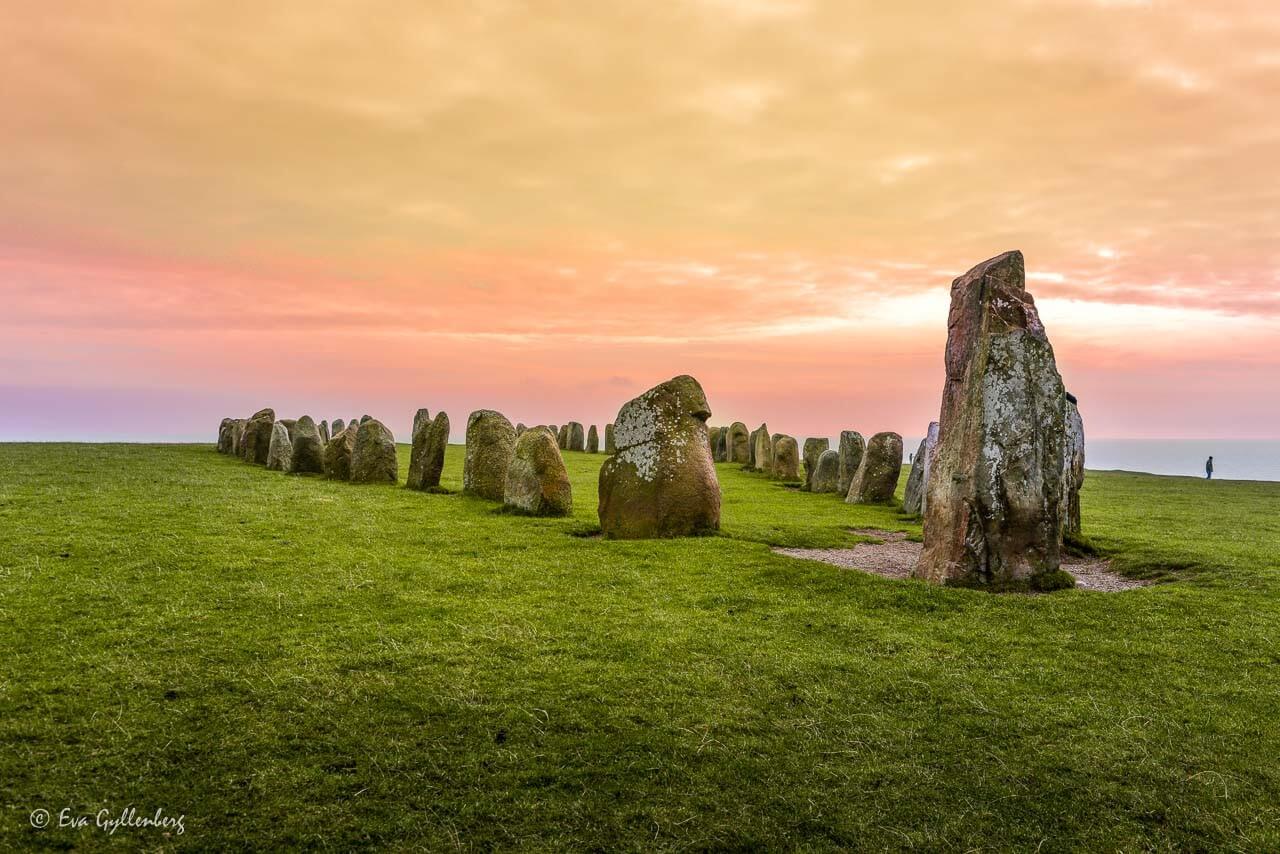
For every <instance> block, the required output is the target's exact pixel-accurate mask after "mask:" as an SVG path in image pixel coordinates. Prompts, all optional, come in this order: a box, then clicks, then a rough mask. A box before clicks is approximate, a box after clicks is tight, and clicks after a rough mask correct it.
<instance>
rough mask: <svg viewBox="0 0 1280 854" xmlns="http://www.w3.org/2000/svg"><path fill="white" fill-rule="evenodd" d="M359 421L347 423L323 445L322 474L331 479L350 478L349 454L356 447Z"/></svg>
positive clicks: (350, 454)
mask: <svg viewBox="0 0 1280 854" xmlns="http://www.w3.org/2000/svg"><path fill="white" fill-rule="evenodd" d="M359 430H360V422H359V421H353V422H351V423H349V424H348V425H347V426H346V428H344V429H343V431H342V432H341V433H338V434H337V435H335V436H334V437H333V438H331V439H330V440H329V444H327V445H325V446H324V476H325V477H328V478H332V479H333V480H351V456H352V454H353V453H354V452H355V449H356V433H357V432H359Z"/></svg>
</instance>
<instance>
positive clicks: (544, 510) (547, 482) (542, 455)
mask: <svg viewBox="0 0 1280 854" xmlns="http://www.w3.org/2000/svg"><path fill="white" fill-rule="evenodd" d="M592 429H595V428H592ZM502 503H503V504H504V505H505V506H507V507H508V508H510V509H512V510H516V511H518V512H521V513H527V514H529V515H531V516H568V515H569V514H570V513H571V512H573V487H572V486H571V485H570V484H569V473H568V472H567V471H566V470H565V467H564V458H563V457H561V456H560V448H559V447H558V446H557V444H556V440H555V437H553V436H552V435H551V431H550V430H547V429H543V428H536V429H533V430H527V431H525V432H524V433H523V434H521V435H520V437H519V438H518V439H517V440H516V449H515V454H514V456H512V458H511V464H510V465H509V466H508V467H507V476H506V481H505V483H504V486H503V498H502Z"/></svg>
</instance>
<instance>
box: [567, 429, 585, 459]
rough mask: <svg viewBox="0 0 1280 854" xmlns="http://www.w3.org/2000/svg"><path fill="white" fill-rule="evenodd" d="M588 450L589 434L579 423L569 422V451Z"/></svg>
mask: <svg viewBox="0 0 1280 854" xmlns="http://www.w3.org/2000/svg"><path fill="white" fill-rule="evenodd" d="M586 449H587V434H586V432H585V431H584V430H583V429H582V424H580V423H579V422H577V421H570V422H569V450H571V451H579V452H581V451H585V450H586Z"/></svg>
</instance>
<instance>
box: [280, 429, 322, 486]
mask: <svg viewBox="0 0 1280 854" xmlns="http://www.w3.org/2000/svg"><path fill="white" fill-rule="evenodd" d="M323 424H324V422H321V425H323ZM289 444H290V447H291V448H292V455H291V456H290V458H289V465H288V467H287V468H285V471H287V472H292V473H293V474H323V473H324V447H325V445H326V444H327V443H326V442H325V441H324V438H323V437H322V436H321V435H320V428H319V427H317V426H316V422H315V421H313V420H312V419H311V416H310V415H304V416H302V417H301V418H299V419H298V423H297V424H295V425H294V427H293V441H292V442H290V443H289Z"/></svg>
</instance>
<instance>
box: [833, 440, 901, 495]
mask: <svg viewBox="0 0 1280 854" xmlns="http://www.w3.org/2000/svg"><path fill="white" fill-rule="evenodd" d="M901 476H902V437H901V436H899V435H898V434H897V433H877V434H875V435H874V436H872V437H871V441H869V442H867V450H866V452H865V453H863V455H862V464H861V465H859V466H858V470H857V472H855V473H854V475H853V482H852V483H850V484H849V492H848V494H847V495H846V496H845V501H846V502H847V503H849V504H888V503H889V502H891V501H893V493H894V492H895V491H896V490H897V488H898V478H899V477H901Z"/></svg>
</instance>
